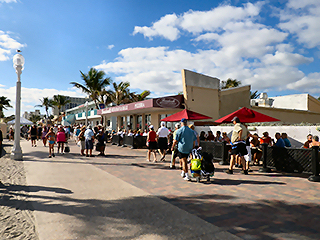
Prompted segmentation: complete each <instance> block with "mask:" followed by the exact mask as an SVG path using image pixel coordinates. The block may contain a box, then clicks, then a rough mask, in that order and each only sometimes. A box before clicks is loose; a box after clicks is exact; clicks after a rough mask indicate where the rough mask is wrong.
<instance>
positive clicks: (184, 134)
mask: <svg viewBox="0 0 320 240" xmlns="http://www.w3.org/2000/svg"><path fill="white" fill-rule="evenodd" d="M181 123H182V127H181V128H179V129H178V130H177V132H176V135H175V137H174V140H173V144H172V149H171V150H174V147H175V145H177V144H178V156H179V158H180V159H181V162H182V169H183V170H182V172H181V177H183V179H184V180H186V181H190V177H189V175H188V163H187V158H188V155H189V154H190V152H191V150H192V148H193V144H194V141H195V140H196V135H195V134H194V131H193V130H192V129H190V128H189V127H188V126H187V120H186V119H185V118H182V119H181Z"/></svg>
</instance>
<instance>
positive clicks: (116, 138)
mask: <svg viewBox="0 0 320 240" xmlns="http://www.w3.org/2000/svg"><path fill="white" fill-rule="evenodd" d="M146 141H147V137H145V136H136V137H134V136H126V135H124V136H123V138H122V137H121V136H120V135H113V136H112V141H111V142H112V145H118V146H123V147H131V148H146Z"/></svg>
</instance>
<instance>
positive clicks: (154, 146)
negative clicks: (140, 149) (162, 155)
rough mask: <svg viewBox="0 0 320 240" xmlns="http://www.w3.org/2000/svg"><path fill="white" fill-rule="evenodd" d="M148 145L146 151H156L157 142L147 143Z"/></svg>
mask: <svg viewBox="0 0 320 240" xmlns="http://www.w3.org/2000/svg"><path fill="white" fill-rule="evenodd" d="M148 143H149V145H148V149H149V150H156V149H158V144H157V142H148Z"/></svg>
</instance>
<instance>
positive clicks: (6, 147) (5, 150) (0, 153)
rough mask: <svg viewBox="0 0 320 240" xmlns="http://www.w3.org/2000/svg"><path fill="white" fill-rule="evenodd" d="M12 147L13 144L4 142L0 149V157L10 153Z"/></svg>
mask: <svg viewBox="0 0 320 240" xmlns="http://www.w3.org/2000/svg"><path fill="white" fill-rule="evenodd" d="M10 147H12V145H11V144H7V143H2V144H1V149H0V157H3V156H5V155H8V154H9V153H10V151H8V150H9V148H10Z"/></svg>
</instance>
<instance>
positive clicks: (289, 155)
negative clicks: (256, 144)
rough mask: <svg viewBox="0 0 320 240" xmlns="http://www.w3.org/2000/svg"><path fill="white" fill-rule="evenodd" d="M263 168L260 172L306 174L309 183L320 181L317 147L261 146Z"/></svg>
mask: <svg viewBox="0 0 320 240" xmlns="http://www.w3.org/2000/svg"><path fill="white" fill-rule="evenodd" d="M261 146H262V160H263V167H262V168H261V169H260V170H259V171H260V172H271V169H272V168H274V169H276V170H277V171H281V172H287V173H294V172H297V173H303V172H304V173H308V174H311V176H310V177H309V180H310V181H315V182H318V181H320V176H319V172H320V167H319V160H320V159H319V154H318V153H319V147H318V146H314V147H312V148H308V149H304V148H279V147H271V146H268V144H262V145H261Z"/></svg>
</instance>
